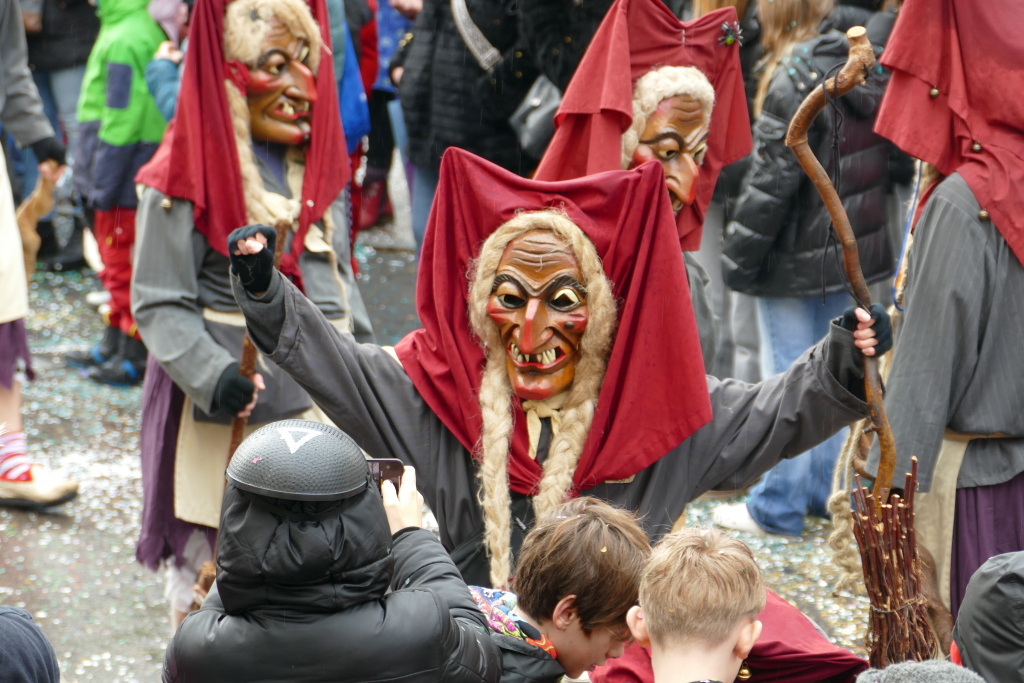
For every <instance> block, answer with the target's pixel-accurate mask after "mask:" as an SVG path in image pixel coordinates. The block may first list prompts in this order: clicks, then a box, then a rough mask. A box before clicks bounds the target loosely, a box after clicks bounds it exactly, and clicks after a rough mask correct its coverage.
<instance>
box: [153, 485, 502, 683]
mask: <svg viewBox="0 0 1024 683" xmlns="http://www.w3.org/2000/svg"><path fill="white" fill-rule="evenodd" d="M268 501H269V504H268ZM325 506H326V504H325V503H301V502H297V501H281V500H274V499H268V498H264V497H261V496H253V495H251V494H248V493H245V492H243V491H241V490H239V489H238V488H236V487H235V486H233V485H231V484H229V485H228V487H227V490H226V491H225V500H224V507H223V512H222V514H221V526H220V537H219V539H218V548H217V582H216V584H215V586H214V588H213V589H211V591H210V595H209V596H208V597H207V599H206V602H204V603H203V606H202V608H201V609H199V610H198V611H196V612H193V613H192V614H190V615H189V616H188V617H186V618H185V621H184V622H183V623H182V625H181V627H180V628H179V629H178V632H177V634H176V635H175V636H174V639H173V640H172V641H171V643H170V645H168V647H167V654H166V658H165V662H164V681H180V682H182V683H193V682H201V681H210V682H211V683H213V682H216V683H224V681H289V682H303V683H306V682H312V681H332V682H343V681H353V682H355V681H399V680H401V681H402V683H413V682H421V681H422V682H426V681H456V682H467V683H470V682H471V683H485V682H487V683H489V682H495V683H496V682H497V681H498V680H499V679H500V677H501V656H500V654H499V653H498V650H497V648H496V646H495V645H494V643H493V641H492V640H491V638H490V636H489V635H488V629H487V622H486V619H485V617H484V615H483V613H482V612H481V611H480V610H479V609H477V607H476V605H475V603H474V602H473V599H472V597H471V596H470V594H469V590H468V589H467V588H466V584H465V583H464V582H463V581H462V577H461V576H460V575H459V572H458V570H457V569H456V568H455V565H454V564H453V563H452V561H451V559H450V558H449V557H448V555H447V553H446V552H445V551H444V548H443V547H442V546H441V543H440V542H439V541H438V540H437V538H436V537H435V536H434V535H433V534H432V533H430V532H429V531H426V530H423V529H405V530H402V531H400V532H399V533H397V534H396V535H395V537H394V541H393V545H392V537H391V534H390V532H389V530H388V523H387V519H386V517H385V514H384V509H383V505H382V503H381V501H380V496H379V494H377V493H376V490H375V489H373V488H370V489H367V491H366V492H365V493H363V494H361V495H358V496H355V497H353V498H349V499H347V500H342V501H337V502H336V503H335V504H334V508H333V509H332V510H330V511H327V512H325V511H324V507H325ZM389 586H391V587H392V588H393V589H394V592H392V593H388V594H387V595H385V592H386V591H387V589H388V587H389Z"/></svg>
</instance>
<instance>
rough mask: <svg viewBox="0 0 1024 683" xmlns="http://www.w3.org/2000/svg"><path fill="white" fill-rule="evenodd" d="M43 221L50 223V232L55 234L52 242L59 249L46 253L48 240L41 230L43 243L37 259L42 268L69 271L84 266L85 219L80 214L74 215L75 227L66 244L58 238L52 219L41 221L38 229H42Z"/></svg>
mask: <svg viewBox="0 0 1024 683" xmlns="http://www.w3.org/2000/svg"><path fill="white" fill-rule="evenodd" d="M43 223H49V226H50V227H49V232H50V234H51V235H52V236H53V240H52V244H54V245H56V249H57V250H56V252H54V253H51V252H49V251H47V252H46V253H45V254H44V251H43V250H44V249H45V248H46V247H47V242H46V238H45V237H43V233H42V232H40V233H39V236H40V237H42V238H43V245H42V246H41V247H40V248H39V255H38V256H37V257H36V260H37V261H39V267H40V269H42V270H56V271H69V270H80V269H81V268H84V267H85V253H84V251H83V248H82V233H83V231H84V229H85V223H84V221H83V219H82V218H81V217H79V216H75V217H74V227H73V228H72V230H71V236H70V237H68V241H67V244H64V245H61V244H60V242H59V241H58V240H57V236H56V233H55V231H54V229H53V223H52V222H51V221H39V228H37V229H42V226H43Z"/></svg>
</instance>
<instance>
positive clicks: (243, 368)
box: [225, 220, 291, 465]
mask: <svg viewBox="0 0 1024 683" xmlns="http://www.w3.org/2000/svg"><path fill="white" fill-rule="evenodd" d="M290 227H291V225H290V224H289V222H288V221H285V220H280V221H277V222H276V223H275V224H274V232H275V233H277V242H276V243H275V244H274V267H275V268H279V267H280V266H281V256H282V255H283V254H284V241H285V239H286V238H287V237H288V230H289V228H290ZM257 355H258V354H257V352H256V345H255V344H253V343H252V339H249V333H248V331H247V332H246V333H245V335H244V336H243V337H242V358H241V359H240V360H239V361H238V374H240V375H242V377H246V378H248V379H252V376H253V375H254V374H256V357H257ZM248 421H249V419H248V418H245V417H236V418H235V419H234V421H233V422H232V423H231V444H230V445H229V446H228V461H230V460H231V456H232V455H234V454H235V451H236V450H237V449H238V445H239V444H240V443H242V439H243V438H245V425H246V423H248ZM225 465H226V463H225Z"/></svg>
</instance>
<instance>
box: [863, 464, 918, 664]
mask: <svg viewBox="0 0 1024 683" xmlns="http://www.w3.org/2000/svg"><path fill="white" fill-rule="evenodd" d="M915 488H917V458H913V470H912V471H911V473H910V474H908V475H907V483H906V487H905V488H904V489H903V490H904V491H906V498H903V497H901V496H899V495H893V496H892V497H891V498H890V499H889V501H888V502H882V503H881V505H878V504H877V503H878V502H879V501H877V500H876V499H875V495H874V494H873V493H870V492H869V491H868V489H867V487H865V486H861V484H860V480H859V478H858V481H857V488H856V489H855V490H854V492H853V497H854V505H855V510H854V513H853V521H854V523H853V532H854V535H855V536H856V538H857V545H859V546H860V553H861V562H862V565H863V567H864V579H865V584H866V586H867V589H868V598H869V599H870V601H871V618H870V629H869V631H868V635H867V638H866V641H867V642H866V645H867V647H868V651H869V652H870V653H871V654H870V658H871V666H873V667H875V668H878V669H881V668H884V667H886V666H888V665H889V664H893V663H897V662H902V661H906V660H908V659H911V660H917V661H920V660H922V659H929V658H931V656H932V653H933V649H934V638H933V637H932V630H931V626H930V624H929V621H928V602H927V600H926V599H925V596H924V594H923V591H922V581H921V567H920V561H919V559H918V557H917V537H916V534H915V533H914V490H915Z"/></svg>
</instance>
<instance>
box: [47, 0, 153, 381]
mask: <svg viewBox="0 0 1024 683" xmlns="http://www.w3.org/2000/svg"><path fill="white" fill-rule="evenodd" d="M161 1H162V0H154V3H153V4H157V3H159V2H161ZM147 5H149V0H102V2H101V4H100V9H99V18H100V33H99V36H98V37H97V39H96V44H95V46H94V47H93V50H92V53H91V54H90V55H89V61H88V63H87V64H86V70H85V79H84V82H83V84H82V95H81V99H80V100H79V103H78V121H79V136H78V141H77V146H76V149H75V150H74V155H73V157H74V177H75V189H76V190H78V192H80V193H81V195H82V198H83V201H84V203H85V206H86V210H87V212H88V213H89V214H91V220H90V223H91V225H92V229H93V232H94V234H95V236H96V241H97V243H98V245H99V251H100V256H101V257H102V258H103V270H101V271H100V274H99V275H100V280H101V281H102V283H103V286H104V288H106V290H107V291H108V292H109V293H110V312H109V314H107V315H105V316H104V318H105V319H104V322H105V323H106V324H107V331H106V333H105V334H104V336H103V339H102V340H101V341H100V342H99V343H98V344H97V345H96V346H94V347H92V348H90V349H85V350H82V351H77V352H72V353H69V354H68V355H67V356H66V357H65V360H66V361H67V363H68V364H69V365H72V366H76V367H84V368H89V377H90V378H91V379H94V380H96V381H99V382H104V383H107V384H116V385H134V384H138V383H140V382H141V381H142V376H143V372H144V370H145V366H146V347H145V346H144V345H143V343H142V340H141V338H140V337H139V332H138V329H137V327H136V326H135V320H134V319H133V318H132V314H131V306H130V296H129V293H130V285H131V273H132V268H131V252H132V245H133V244H134V243H135V207H136V205H137V203H138V199H137V198H136V195H135V181H134V179H135V174H136V172H138V170H139V168H141V167H142V165H143V164H145V163H146V162H147V161H149V159H150V157H151V156H153V153H154V152H155V151H156V148H157V146H158V145H159V144H160V140H161V139H162V138H163V134H164V129H165V128H166V126H167V123H166V122H165V121H164V118H163V116H161V114H160V111H159V109H158V108H157V106H156V102H155V101H154V100H153V96H152V95H150V93H149V89H148V87H147V86H146V78H145V70H146V65H147V64H148V63H149V60H150V59H151V58H152V57H153V53H154V52H156V50H157V48H158V47H159V45H160V43H162V42H163V41H165V40H167V33H166V32H165V31H164V30H163V29H161V28H160V26H159V25H158V24H157V22H156V21H155V20H154V19H153V17H152V16H151V14H150V12H151V11H152V9H153V8H152V7H150V8H148V9H147Z"/></svg>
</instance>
